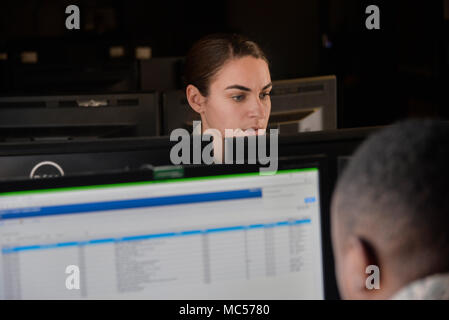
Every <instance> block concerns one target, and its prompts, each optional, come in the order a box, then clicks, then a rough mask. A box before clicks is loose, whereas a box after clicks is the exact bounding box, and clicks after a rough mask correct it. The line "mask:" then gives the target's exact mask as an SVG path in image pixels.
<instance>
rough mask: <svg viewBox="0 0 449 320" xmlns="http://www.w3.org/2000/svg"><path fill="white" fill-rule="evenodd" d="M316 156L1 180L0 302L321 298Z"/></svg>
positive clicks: (325, 270) (322, 240) (323, 255)
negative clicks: (155, 175)
mask: <svg viewBox="0 0 449 320" xmlns="http://www.w3.org/2000/svg"><path fill="white" fill-rule="evenodd" d="M321 160H322V159H321ZM321 160H320V161H317V162H315V161H314V162H310V160H307V161H299V160H295V161H294V162H291V163H290V165H285V166H281V167H280V170H279V171H278V172H277V173H276V174H275V175H266V176H262V175H260V174H259V171H258V170H257V169H254V167H251V168H253V169H248V168H249V167H248V168H247V167H245V166H224V165H222V166H215V165H212V166H199V167H198V168H197V169H195V168H194V167H193V168H185V170H184V169H181V171H183V172H185V176H184V178H178V179H165V180H155V179H149V176H148V175H146V176H145V174H144V175H140V177H139V175H138V174H137V175H136V174H135V173H134V175H133V180H131V179H126V174H124V173H122V174H121V176H120V179H121V180H119V183H117V181H118V180H117V178H114V176H113V175H111V176H109V177H108V176H107V175H103V176H101V177H98V178H96V177H95V176H85V177H78V178H76V179H75V178H74V177H72V178H68V177H64V178H59V179H42V180H29V181H25V182H23V183H12V182H9V183H3V184H0V191H1V192H2V193H1V194H0V243H1V256H0V257H1V260H0V274H1V275H2V277H1V278H0V298H2V299H48V298H57V299H95V298H105V299H109V298H111V299H117V298H118V299H128V298H135V299H323V298H325V297H326V296H327V295H328V294H329V292H328V291H326V290H327V289H326V284H327V283H328V280H329V279H330V278H329V274H330V273H329V272H330V268H333V267H331V266H330V264H329V263H328V261H327V259H328V257H329V250H330V248H329V246H328V231H329V230H328V214H327V212H326V210H325V209H323V208H326V207H327V206H328V204H326V203H325V202H326V201H327V196H326V195H323V193H322V190H323V188H322V187H323V185H324V180H323V179H325V175H324V174H323V172H322V168H323V167H322V165H321V163H322V161H321ZM226 168H227V169H226ZM242 168H245V169H242ZM225 169H226V170H225ZM129 174H131V173H129ZM142 177H143V178H142ZM74 185H77V186H76V187H74ZM5 191H7V192H5ZM323 232H324V233H325V234H326V235H327V236H325V235H324V234H323ZM326 250H327V252H326ZM77 288H79V289H77Z"/></svg>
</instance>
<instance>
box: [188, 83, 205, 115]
mask: <svg viewBox="0 0 449 320" xmlns="http://www.w3.org/2000/svg"><path fill="white" fill-rule="evenodd" d="M186 96H187V101H188V102H189V105H190V107H192V109H193V110H195V111H196V112H198V113H199V114H201V113H203V112H204V104H205V101H206V98H205V97H204V96H203V95H202V94H201V92H200V91H199V90H198V88H197V87H195V86H194V85H192V84H189V85H188V86H187V88H186Z"/></svg>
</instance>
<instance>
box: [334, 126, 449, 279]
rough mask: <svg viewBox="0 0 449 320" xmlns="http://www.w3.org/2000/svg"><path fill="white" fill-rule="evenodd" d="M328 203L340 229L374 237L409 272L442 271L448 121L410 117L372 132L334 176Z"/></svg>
mask: <svg viewBox="0 0 449 320" xmlns="http://www.w3.org/2000/svg"><path fill="white" fill-rule="evenodd" d="M333 209H334V210H335V211H336V213H334V212H333V213H332V214H333V219H338V220H339V223H340V225H342V228H343V229H344V230H345V233H346V234H351V233H359V234H364V235H369V236H371V237H374V238H376V240H377V241H378V243H380V246H382V250H384V251H385V250H388V251H389V254H391V255H392V259H394V260H396V261H394V263H397V265H398V267H399V265H400V264H401V267H402V268H404V266H407V263H409V262H410V263H413V268H412V269H414V271H412V272H415V274H414V276H415V277H417V276H418V274H419V275H421V276H422V275H426V274H429V273H435V272H438V271H448V270H449V123H447V122H443V121H440V120H431V119H413V120H407V121H403V122H400V123H398V124H395V125H393V126H390V127H387V128H385V129H382V130H380V131H379V132H377V133H375V134H374V135H372V136H371V137H370V138H368V139H367V141H365V142H364V143H363V144H362V145H361V147H360V148H359V149H358V150H357V151H356V153H355V154H354V156H353V158H352V159H351V160H350V163H349V164H348V166H347V167H346V168H345V170H344V172H343V174H342V176H341V177H340V179H339V181H338V183H337V186H336V189H335V191H334V199H333ZM374 233H375V234H374ZM406 270H407V268H404V269H403V270H402V271H403V272H406ZM402 271H401V272H402Z"/></svg>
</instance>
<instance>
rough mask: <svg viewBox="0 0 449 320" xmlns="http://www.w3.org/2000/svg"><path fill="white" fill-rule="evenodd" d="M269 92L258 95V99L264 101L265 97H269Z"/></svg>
mask: <svg viewBox="0 0 449 320" xmlns="http://www.w3.org/2000/svg"><path fill="white" fill-rule="evenodd" d="M270 95H271V92H264V93H261V94H260V99H265V98H266V97H268V96H270Z"/></svg>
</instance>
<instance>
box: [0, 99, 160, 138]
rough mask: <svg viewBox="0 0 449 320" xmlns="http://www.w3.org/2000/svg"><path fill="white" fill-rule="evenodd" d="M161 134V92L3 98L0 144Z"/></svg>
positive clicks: (0, 114) (0, 108)
mask: <svg viewBox="0 0 449 320" xmlns="http://www.w3.org/2000/svg"><path fill="white" fill-rule="evenodd" d="M159 134H160V121H159V103H158V95H157V94H156V93H123V94H78V95H54V96H20V97H0V141H1V140H3V141H17V140H25V141H33V140H63V141H67V140H74V139H86V138H110V137H136V136H137V137H139V136H156V135H159Z"/></svg>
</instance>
